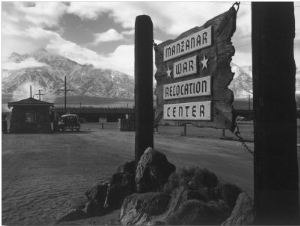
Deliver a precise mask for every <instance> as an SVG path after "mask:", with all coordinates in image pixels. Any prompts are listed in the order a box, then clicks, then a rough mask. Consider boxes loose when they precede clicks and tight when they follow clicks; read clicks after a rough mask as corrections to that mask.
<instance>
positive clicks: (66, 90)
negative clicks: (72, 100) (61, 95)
mask: <svg viewBox="0 0 300 226" xmlns="http://www.w3.org/2000/svg"><path fill="white" fill-rule="evenodd" d="M58 91H64V92H65V114H67V92H68V91H74V90H72V89H67V76H65V88H64V89H59V90H58Z"/></svg>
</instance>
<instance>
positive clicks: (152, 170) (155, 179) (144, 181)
mask: <svg viewBox="0 0 300 226" xmlns="http://www.w3.org/2000/svg"><path fill="white" fill-rule="evenodd" d="M175 170H176V168H175V166H174V165H173V164H172V163H170V162H169V161H168V160H167V158H166V156H165V155H164V154H163V153H160V152H158V151H156V150H154V149H152V148H147V149H146V151H145V152H144V154H143V155H142V156H141V159H140V161H139V163H138V165H137V169H136V174H135V183H136V190H137V192H139V193H143V192H155V191H163V187H164V184H165V183H166V182H167V180H168V178H169V176H170V174H171V173H172V172H174V171H175Z"/></svg>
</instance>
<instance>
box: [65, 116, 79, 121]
mask: <svg viewBox="0 0 300 226" xmlns="http://www.w3.org/2000/svg"><path fill="white" fill-rule="evenodd" d="M62 120H63V121H64V122H65V123H77V117H76V116H66V117H63V118H62Z"/></svg>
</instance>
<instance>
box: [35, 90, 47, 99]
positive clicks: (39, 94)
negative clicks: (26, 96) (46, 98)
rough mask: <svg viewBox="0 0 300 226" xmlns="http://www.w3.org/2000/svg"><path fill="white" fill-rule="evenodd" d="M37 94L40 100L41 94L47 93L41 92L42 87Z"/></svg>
mask: <svg viewBox="0 0 300 226" xmlns="http://www.w3.org/2000/svg"><path fill="white" fill-rule="evenodd" d="M35 95H36V96H39V100H41V96H42V95H45V94H43V93H41V89H39V93H37V94H35Z"/></svg>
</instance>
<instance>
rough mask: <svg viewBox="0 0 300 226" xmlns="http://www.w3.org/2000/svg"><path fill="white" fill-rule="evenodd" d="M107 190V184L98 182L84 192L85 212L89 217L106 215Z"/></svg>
mask: <svg viewBox="0 0 300 226" xmlns="http://www.w3.org/2000/svg"><path fill="white" fill-rule="evenodd" d="M108 188H109V183H108V182H106V181H100V182H97V183H96V184H94V185H92V187H91V188H90V189H89V190H88V191H86V192H85V195H86V197H87V199H88V200H89V202H88V204H87V205H86V207H85V212H86V214H87V215H88V216H89V217H92V216H100V215H103V214H105V213H106V210H105V206H104V204H105V200H106V196H107V192H108Z"/></svg>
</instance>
